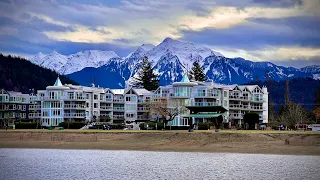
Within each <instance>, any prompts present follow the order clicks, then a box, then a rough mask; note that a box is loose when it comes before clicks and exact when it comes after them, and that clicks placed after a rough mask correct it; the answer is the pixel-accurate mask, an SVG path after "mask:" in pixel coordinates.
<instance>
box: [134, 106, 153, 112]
mask: <svg viewBox="0 0 320 180" xmlns="http://www.w3.org/2000/svg"><path fill="white" fill-rule="evenodd" d="M137 110H138V111H140V112H141V111H149V110H150V108H148V107H138V108H137Z"/></svg>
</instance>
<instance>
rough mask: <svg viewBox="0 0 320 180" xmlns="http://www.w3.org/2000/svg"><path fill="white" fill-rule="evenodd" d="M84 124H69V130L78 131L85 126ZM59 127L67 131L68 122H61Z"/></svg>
mask: <svg viewBox="0 0 320 180" xmlns="http://www.w3.org/2000/svg"><path fill="white" fill-rule="evenodd" d="M85 125H86V123H84V122H69V129H80V128H82V127H83V126H85ZM59 127H63V128H64V129H68V122H62V123H60V124H59Z"/></svg>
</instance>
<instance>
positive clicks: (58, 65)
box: [30, 50, 119, 74]
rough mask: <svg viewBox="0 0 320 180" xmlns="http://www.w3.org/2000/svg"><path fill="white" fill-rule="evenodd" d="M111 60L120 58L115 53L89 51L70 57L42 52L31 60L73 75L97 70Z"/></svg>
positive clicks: (61, 72)
mask: <svg viewBox="0 0 320 180" xmlns="http://www.w3.org/2000/svg"><path fill="white" fill-rule="evenodd" d="M111 58H119V56H118V55H117V54H116V53H115V52H114V51H99V50H87V51H81V52H78V53H75V54H70V55H68V56H65V55H62V54H59V53H57V52H55V51H53V52H52V53H50V54H48V55H44V54H42V53H41V52H40V53H38V54H37V55H35V56H34V57H33V58H31V59H30V61H31V62H32V63H34V64H37V65H40V66H43V67H46V68H49V69H52V70H54V71H56V72H58V73H60V74H71V73H73V72H77V71H80V70H82V69H83V68H86V67H95V68H97V67H100V66H103V65H105V64H106V63H107V62H108V61H109V60H110V59H111Z"/></svg>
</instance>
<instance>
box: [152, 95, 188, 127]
mask: <svg viewBox="0 0 320 180" xmlns="http://www.w3.org/2000/svg"><path fill="white" fill-rule="evenodd" d="M148 105H149V107H150V110H151V111H154V112H156V113H157V114H158V115H160V116H161V117H162V119H163V122H164V123H165V125H167V123H168V122H170V121H173V120H174V119H175V117H176V116H178V115H179V114H180V113H183V112H185V111H186V108H185V107H184V106H180V105H179V102H178V101H177V100H170V102H169V103H168V102H166V103H164V102H158V101H153V102H150V103H149V104H148Z"/></svg>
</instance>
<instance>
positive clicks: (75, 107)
mask: <svg viewBox="0 0 320 180" xmlns="http://www.w3.org/2000/svg"><path fill="white" fill-rule="evenodd" d="M64 108H65V109H85V108H86V106H85V105H84V104H65V105H64Z"/></svg>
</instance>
